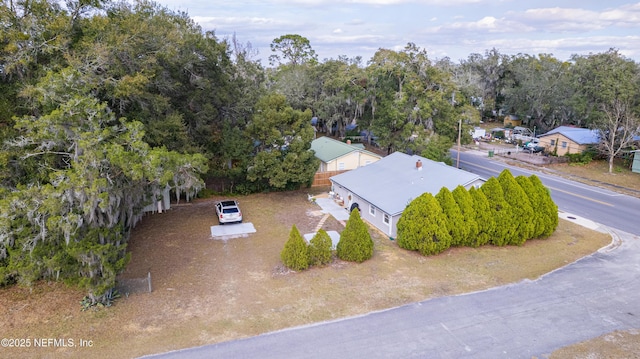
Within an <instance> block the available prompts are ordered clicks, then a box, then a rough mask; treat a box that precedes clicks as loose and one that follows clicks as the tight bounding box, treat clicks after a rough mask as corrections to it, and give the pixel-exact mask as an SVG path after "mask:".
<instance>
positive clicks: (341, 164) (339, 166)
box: [338, 162, 344, 171]
mask: <svg viewBox="0 0 640 359" xmlns="http://www.w3.org/2000/svg"><path fill="white" fill-rule="evenodd" d="M342 170H344V162H338V171H342Z"/></svg>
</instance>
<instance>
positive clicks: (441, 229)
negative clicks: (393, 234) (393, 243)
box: [398, 193, 451, 256]
mask: <svg viewBox="0 0 640 359" xmlns="http://www.w3.org/2000/svg"><path fill="white" fill-rule="evenodd" d="M447 228H448V227H447V218H446V216H445V215H444V213H443V212H442V208H441V207H440V204H438V200H436V199H435V197H433V195H432V194H431V193H423V194H422V195H420V197H418V198H416V199H414V200H413V201H411V203H409V205H408V206H407V208H406V209H405V210H404V212H402V216H401V217H400V219H399V220H398V246H400V247H401V248H404V249H408V250H411V251H419V252H420V253H421V254H422V255H425V256H426V255H430V254H438V253H440V252H442V251H444V250H446V249H447V248H449V247H450V246H451V235H450V234H449V231H448V230H447Z"/></svg>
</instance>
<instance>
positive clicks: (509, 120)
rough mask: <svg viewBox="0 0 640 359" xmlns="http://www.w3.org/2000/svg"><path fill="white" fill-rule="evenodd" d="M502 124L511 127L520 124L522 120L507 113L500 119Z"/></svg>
mask: <svg viewBox="0 0 640 359" xmlns="http://www.w3.org/2000/svg"><path fill="white" fill-rule="evenodd" d="M502 125H503V126H511V127H515V126H520V125H522V120H521V119H519V118H518V116H516V115H507V116H505V118H504V120H503V121H502Z"/></svg>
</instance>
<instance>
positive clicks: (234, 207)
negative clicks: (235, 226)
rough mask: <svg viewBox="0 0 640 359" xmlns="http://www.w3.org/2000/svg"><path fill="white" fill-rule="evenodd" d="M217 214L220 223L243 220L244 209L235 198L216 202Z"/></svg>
mask: <svg viewBox="0 0 640 359" xmlns="http://www.w3.org/2000/svg"><path fill="white" fill-rule="evenodd" d="M216 214H217V215H218V222H219V223H220V224H225V223H234V222H238V223H240V222H242V211H240V207H239V206H238V201H235V200H224V201H220V202H216Z"/></svg>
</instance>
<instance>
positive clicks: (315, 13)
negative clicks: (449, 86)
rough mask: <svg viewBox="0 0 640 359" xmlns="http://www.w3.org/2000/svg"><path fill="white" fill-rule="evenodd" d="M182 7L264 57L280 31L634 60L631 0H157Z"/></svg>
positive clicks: (463, 51)
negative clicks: (619, 56) (614, 55)
mask: <svg viewBox="0 0 640 359" xmlns="http://www.w3.org/2000/svg"><path fill="white" fill-rule="evenodd" d="M156 2H158V3H159V4H161V5H163V6H165V7H166V8H168V9H169V10H173V11H182V12H186V13H187V14H188V15H189V16H190V17H191V18H192V19H193V20H194V21H195V22H196V23H197V24H199V25H200V26H201V27H202V29H203V30H204V31H214V33H215V35H216V37H217V38H218V39H221V40H222V39H227V38H229V39H230V38H231V37H232V36H233V35H234V34H235V36H236V39H237V40H238V42H240V43H242V44H245V45H246V44H247V43H250V44H251V47H252V48H253V49H254V50H257V51H258V54H257V55H256V56H255V57H254V59H256V60H261V62H262V64H263V65H268V60H267V59H268V57H269V55H271V54H273V53H272V52H271V49H270V47H269V45H270V44H271V42H272V41H273V40H274V39H276V38H278V37H280V36H282V35H286V34H297V35H301V36H303V37H305V38H307V39H309V42H310V45H311V47H312V48H313V50H315V52H316V54H317V55H318V59H319V60H320V61H323V60H325V59H330V58H333V59H336V58H338V57H339V56H347V57H348V58H355V57H356V56H360V57H362V60H363V63H365V64H366V62H367V61H368V60H370V59H371V58H372V57H373V55H374V54H375V52H376V51H377V50H378V49H380V48H384V49H391V50H395V51H400V50H402V49H403V48H404V47H405V46H406V45H407V43H409V42H412V43H414V44H416V45H417V46H418V47H419V48H420V49H425V50H426V51H427V54H428V57H429V58H430V59H431V60H439V59H442V58H445V57H449V58H450V59H451V60H452V61H453V62H456V63H457V62H459V61H460V60H465V59H467V58H468V57H469V55H470V54H473V53H479V54H483V55H484V54H485V52H486V51H487V50H491V49H493V48H495V49H497V50H498V51H499V52H500V53H501V54H506V55H517V54H528V55H539V54H551V55H553V56H554V57H555V58H557V59H559V60H568V59H569V58H570V57H571V55H573V54H579V55H588V54H590V53H602V52H606V51H607V50H609V49H610V48H614V49H617V50H618V51H619V52H620V53H621V54H622V55H623V56H625V57H627V58H630V59H633V60H634V61H636V62H639V61H640V2H638V1H637V0H635V1H634V0H629V1H624V0H608V1H603V0H583V1H576V0H554V1H552V0H529V1H524V0H256V1H253V0H251V1H243V0H213V1H211V0H156Z"/></svg>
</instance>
